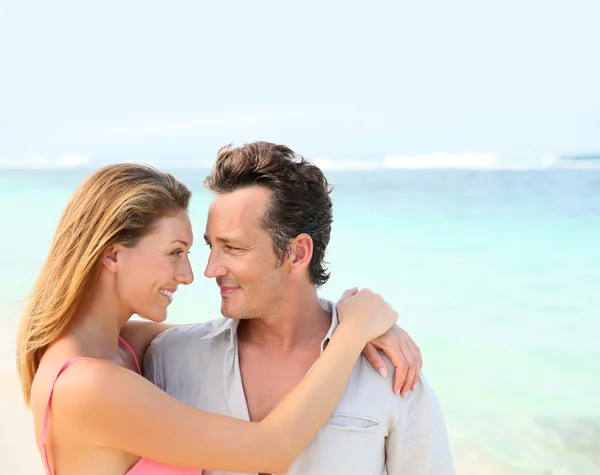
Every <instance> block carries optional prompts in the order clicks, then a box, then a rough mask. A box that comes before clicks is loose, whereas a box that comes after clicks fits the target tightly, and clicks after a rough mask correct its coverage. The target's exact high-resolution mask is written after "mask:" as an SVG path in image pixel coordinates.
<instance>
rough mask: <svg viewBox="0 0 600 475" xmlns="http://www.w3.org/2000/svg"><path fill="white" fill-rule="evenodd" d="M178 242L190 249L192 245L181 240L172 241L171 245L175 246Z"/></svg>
mask: <svg viewBox="0 0 600 475" xmlns="http://www.w3.org/2000/svg"><path fill="white" fill-rule="evenodd" d="M176 242H179V243H181V244H183V245H184V246H185V247H190V245H189V244H188V243H187V242H185V241H182V240H181V239H175V241H172V242H171V244H175V243H176Z"/></svg>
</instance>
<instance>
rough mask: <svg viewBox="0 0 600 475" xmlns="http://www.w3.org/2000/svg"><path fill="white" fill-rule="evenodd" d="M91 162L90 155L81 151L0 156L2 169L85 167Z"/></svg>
mask: <svg viewBox="0 0 600 475" xmlns="http://www.w3.org/2000/svg"><path fill="white" fill-rule="evenodd" d="M91 163H92V157H90V156H89V155H86V154H83V153H67V154H64V155H59V156H58V157H53V156H48V155H45V154H43V153H35V154H31V155H24V156H18V157H0V169H2V170H45V169H55V168H75V167H85V166H89V165H91Z"/></svg>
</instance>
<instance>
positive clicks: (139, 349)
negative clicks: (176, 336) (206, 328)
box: [121, 320, 185, 365]
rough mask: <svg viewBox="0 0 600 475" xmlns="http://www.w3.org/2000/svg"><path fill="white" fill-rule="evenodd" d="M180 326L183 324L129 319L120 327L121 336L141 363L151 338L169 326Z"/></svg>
mask: <svg viewBox="0 0 600 475" xmlns="http://www.w3.org/2000/svg"><path fill="white" fill-rule="evenodd" d="M181 326H185V325H173V324H169V323H156V322H146V321H140V320H129V321H128V322H127V323H125V325H123V328H121V338H123V339H124V340H125V341H126V342H127V343H128V344H129V346H131V348H133V351H134V353H135V356H136V358H137V360H138V361H139V363H140V365H141V364H142V362H143V361H144V355H145V354H146V350H147V349H148V347H149V346H150V343H152V340H154V339H155V338H156V337H157V336H158V335H160V334H161V333H162V332H164V331H167V330H168V329H169V328H174V327H181Z"/></svg>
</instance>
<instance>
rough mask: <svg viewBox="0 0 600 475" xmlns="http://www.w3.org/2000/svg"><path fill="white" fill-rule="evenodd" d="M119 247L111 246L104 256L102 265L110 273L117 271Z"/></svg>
mask: <svg viewBox="0 0 600 475" xmlns="http://www.w3.org/2000/svg"><path fill="white" fill-rule="evenodd" d="M118 254H119V250H118V246H116V245H114V244H111V245H110V246H108V247H107V248H106V249H105V250H104V253H103V255H102V265H103V266H104V268H105V269H106V270H108V271H109V272H116V271H117V259H118Z"/></svg>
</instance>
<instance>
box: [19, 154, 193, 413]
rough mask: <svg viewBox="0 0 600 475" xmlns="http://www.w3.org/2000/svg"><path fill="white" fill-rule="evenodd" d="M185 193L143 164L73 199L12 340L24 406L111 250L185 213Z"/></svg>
mask: <svg viewBox="0 0 600 475" xmlns="http://www.w3.org/2000/svg"><path fill="white" fill-rule="evenodd" d="M190 197H191V192H190V190H189V189H188V188H187V187H186V186H185V185H183V184H182V183H180V182H179V181H177V180H176V179H175V178H174V177H173V176H172V175H170V174H168V173H164V172H161V171H159V170H156V169H155V168H153V167H150V166H147V165H138V164H132V163H125V164H118V165H109V166H106V167H104V168H101V169H99V170H97V171H95V172H94V173H92V174H91V175H90V176H89V177H87V178H86V179H85V180H84V181H83V182H82V183H81V184H80V185H79V187H78V188H77V190H76V191H75V193H73V195H72V196H71V199H70V200H69V202H68V204H67V206H66V208H65V210H64V211H63V214H62V216H61V218H60V221H59V223H58V227H57V229H56V233H55V235H54V239H53V241H52V245H51V246H50V251H49V253H48V257H47V258H46V261H45V263H44V266H43V267H42V270H41V272H40V274H39V276H38V278H37V281H36V283H35V285H34V287H33V291H32V293H31V295H30V296H29V299H28V303H27V306H26V308H25V312H24V314H23V316H22V318H21V325H20V329H19V334H18V337H17V370H18V373H19V378H20V379H21V387H22V390H23V395H24V397H25V402H26V403H27V405H29V403H30V397H31V384H32V382H33V378H34V376H35V373H36V372H37V369H38V367H39V364H40V360H41V359H42V356H43V355H44V353H45V351H46V349H47V348H48V346H50V345H51V344H52V343H53V342H55V341H56V340H57V339H58V338H59V337H60V336H61V335H62V334H63V332H64V331H65V329H66V328H67V327H68V326H69V324H70V323H71V322H72V321H73V319H74V318H75V317H76V316H77V315H78V312H79V311H80V310H81V308H82V305H83V304H84V302H85V300H86V298H87V297H88V296H89V295H90V292H91V290H92V288H93V286H94V284H95V281H96V278H97V276H98V271H99V269H100V266H101V264H100V263H101V260H102V256H103V252H104V251H105V250H106V248H107V247H108V246H109V245H111V244H116V243H120V244H122V245H125V246H128V247H133V246H135V245H136V243H137V242H138V241H139V240H140V238H142V237H143V236H145V235H147V234H149V233H150V232H152V230H153V229H154V227H155V225H156V223H157V221H158V220H159V219H160V218H162V217H164V216H168V215H172V214H174V213H177V212H179V211H181V210H187V208H188V204H189V200H190Z"/></svg>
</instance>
